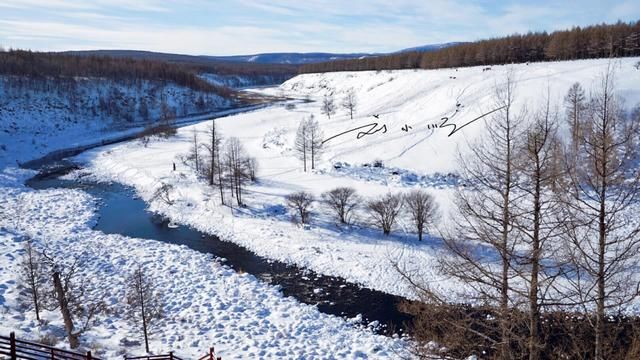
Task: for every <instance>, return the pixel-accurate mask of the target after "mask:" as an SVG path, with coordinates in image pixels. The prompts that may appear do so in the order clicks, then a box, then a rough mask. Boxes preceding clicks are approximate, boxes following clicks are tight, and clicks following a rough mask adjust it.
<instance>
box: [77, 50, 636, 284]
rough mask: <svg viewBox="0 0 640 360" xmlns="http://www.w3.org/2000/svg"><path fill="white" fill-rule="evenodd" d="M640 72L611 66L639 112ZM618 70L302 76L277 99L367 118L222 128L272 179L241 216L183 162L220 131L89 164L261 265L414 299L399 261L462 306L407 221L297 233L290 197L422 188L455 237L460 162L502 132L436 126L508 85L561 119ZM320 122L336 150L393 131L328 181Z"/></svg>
mask: <svg viewBox="0 0 640 360" xmlns="http://www.w3.org/2000/svg"><path fill="white" fill-rule="evenodd" d="M637 61H638V59H633V58H630V59H622V60H614V61H612V63H611V64H612V66H613V68H614V69H615V70H616V79H617V83H616V86H617V90H618V92H619V94H620V95H621V96H622V97H624V98H625V99H626V101H627V102H626V104H627V106H629V107H631V106H634V105H635V104H637V103H638V102H639V101H640V86H639V85H638V84H640V71H638V70H637V69H635V68H634V67H633V64H635V63H636V62H637ZM608 64H609V60H606V59H601V60H582V61H569V62H557V63H532V64H519V65H509V66H494V67H492V69H491V70H490V71H482V68H480V67H472V68H460V69H457V70H456V69H440V70H415V71H413V70H408V71H382V72H356V73H349V72H346V73H329V74H307V75H301V76H297V77H295V78H293V79H291V80H289V81H287V82H286V83H284V84H283V85H282V86H281V87H279V88H275V89H269V90H265V91H266V92H267V93H278V94H280V93H283V92H284V93H285V94H286V95H288V96H292V97H300V98H305V97H309V98H311V99H316V100H320V99H321V98H322V96H324V95H325V94H327V93H329V94H333V96H334V98H335V100H336V102H337V103H340V101H341V99H342V97H343V96H344V94H345V93H346V92H347V91H349V90H350V89H353V90H354V91H355V92H356V95H357V98H358V107H357V110H356V114H355V117H354V119H353V120H351V119H349V117H348V115H347V114H346V111H344V110H342V109H339V112H338V114H336V115H334V116H332V117H331V119H327V117H325V116H323V115H322V114H321V112H320V104H321V101H316V102H311V103H304V104H298V105H297V106H296V107H295V108H293V109H291V108H287V107H285V106H280V107H272V108H269V109H265V110H262V111H257V112H252V113H247V114H241V115H238V116H233V117H228V118H225V119H220V120H216V121H217V124H218V128H219V130H221V132H222V133H223V135H224V136H227V137H230V136H236V137H239V138H240V140H241V141H242V142H243V144H244V145H245V147H246V149H247V151H248V153H249V154H251V155H252V156H255V157H256V158H257V160H258V163H259V178H260V179H259V181H258V182H257V183H256V184H253V185H251V186H249V188H248V190H247V192H248V193H247V195H246V196H245V198H244V200H245V201H246V203H247V207H246V208H241V209H234V210H233V212H231V210H230V209H229V208H227V207H221V206H220V205H219V200H218V199H217V197H216V196H217V195H216V191H215V189H212V188H210V187H208V186H207V185H206V184H205V182H204V181H201V180H199V179H197V178H196V176H195V174H194V172H193V171H192V169H191V168H190V167H188V166H185V165H183V164H182V163H181V162H180V160H179V159H180V157H181V156H183V155H185V154H187V153H188V151H189V146H190V141H191V138H192V132H193V130H194V129H195V130H197V131H199V132H201V139H204V137H205V135H204V133H205V132H206V128H207V126H208V125H209V124H206V123H201V124H198V125H194V126H191V127H187V128H183V129H181V131H180V132H179V134H178V136H176V137H174V138H172V139H169V140H167V141H156V142H153V143H151V144H150V145H149V146H148V147H146V148H144V147H141V146H140V145H139V144H137V143H135V142H131V143H126V144H119V145H115V146H111V147H108V148H102V149H96V150H94V151H90V152H87V153H85V154H83V155H81V156H80V160H81V161H84V162H86V163H87V166H88V171H89V172H90V173H92V174H93V175H94V176H96V177H97V178H98V179H101V180H109V181H119V182H123V183H126V184H131V185H133V186H135V187H136V189H137V190H138V192H139V193H140V194H141V195H142V197H143V198H144V199H145V200H147V201H149V200H150V199H151V197H152V194H153V193H154V191H155V190H156V189H157V187H158V186H159V185H160V184H161V183H169V184H171V185H173V186H174V192H173V194H172V196H174V197H175V198H176V199H177V201H176V203H175V204H174V205H171V206H169V205H167V204H165V203H162V202H159V201H156V202H152V203H151V209H152V210H153V211H157V212H160V213H163V214H165V215H167V216H168V217H170V218H172V219H174V220H175V221H178V222H180V223H184V224H189V225H191V226H194V227H196V228H198V229H200V230H203V231H207V232H211V233H214V234H217V235H219V236H220V237H221V238H222V239H224V240H228V241H233V242H235V243H238V244H240V245H242V246H245V247H247V248H249V249H251V250H252V251H254V252H256V253H257V254H259V255H261V256H265V257H268V258H273V259H278V260H281V261H284V262H288V263H295V264H297V265H298V266H301V267H305V268H310V269H313V270H314V271H316V272H319V273H323V274H327V275H333V276H340V277H343V278H345V279H347V280H349V281H352V282H356V283H359V284H362V285H364V286H367V287H371V288H374V289H377V290H381V291H385V292H389V293H392V294H396V295H401V296H406V297H413V296H414V294H413V293H412V291H411V289H410V288H409V287H408V286H407V285H406V283H405V282H403V281H401V278H400V276H399V274H397V273H396V272H394V271H393V270H392V268H391V264H392V263H393V262H396V261H399V262H401V263H402V266H404V267H405V268H407V269H409V270H411V271H419V272H420V273H421V274H422V275H423V277H424V279H425V281H428V282H429V283H430V286H432V287H433V288H436V289H440V290H442V291H444V292H449V293H451V294H452V295H453V294H454V293H458V292H459V290H461V289H460V288H459V286H458V285H456V284H454V283H453V282H452V281H451V280H450V279H446V278H444V277H442V276H440V275H439V274H438V272H437V270H436V269H435V266H434V264H435V258H437V257H438V256H442V255H441V254H440V252H439V242H438V239H437V237H429V238H428V239H427V240H426V241H424V242H422V243H421V242H418V241H417V239H416V236H415V235H414V234H413V233H412V231H411V228H410V226H409V224H408V223H407V222H405V221H400V222H399V224H398V226H397V229H396V230H395V231H394V233H393V234H392V236H389V237H385V236H383V235H382V234H381V232H380V231H379V230H377V229H374V228H372V227H371V226H368V225H367V224H366V217H365V216H364V214H363V213H362V211H361V212H360V220H361V221H357V225H355V226H351V227H345V226H339V225H337V224H336V223H335V221H334V220H333V219H332V218H331V217H330V215H329V212H328V210H327V209H326V208H324V207H322V206H320V205H316V207H315V209H314V215H313V221H312V224H311V225H310V226H308V227H305V228H300V227H298V226H296V225H295V224H293V223H292V222H291V221H290V214H287V211H286V208H285V207H284V204H285V200H284V197H285V196H286V195H287V194H289V193H291V192H293V191H297V190H306V191H310V192H312V193H314V194H316V195H317V196H319V195H320V194H321V193H322V192H324V191H327V190H330V189H332V188H334V187H337V186H351V187H354V188H355V189H357V191H358V192H359V193H360V195H363V196H366V197H370V196H376V195H381V194H384V193H387V192H389V191H392V192H394V191H405V190H408V189H411V188H414V187H419V188H423V189H426V190H427V191H428V192H430V193H431V194H433V195H434V196H435V198H436V200H438V202H439V205H440V208H441V210H442V214H443V216H442V218H441V221H440V222H439V224H438V226H440V227H444V228H446V226H447V225H448V221H447V218H448V217H447V213H448V211H449V209H450V204H451V196H452V194H453V188H454V186H455V184H456V182H457V178H456V176H455V172H456V170H457V166H458V165H457V161H456V156H457V153H458V151H459V152H461V153H462V154H464V153H465V151H466V146H467V144H468V143H469V142H471V141H473V140H474V139H476V138H477V137H478V136H481V135H482V134H483V132H484V131H485V129H486V127H487V126H490V122H488V121H487V122H485V119H483V120H480V121H476V122H474V123H472V124H471V125H469V126H466V127H465V128H464V129H462V130H460V131H458V132H456V133H455V134H453V135H452V136H448V135H449V133H450V131H451V128H433V127H430V126H428V125H430V124H438V123H440V122H441V120H440V119H441V118H442V117H444V116H449V117H451V118H452V121H451V122H453V123H456V124H458V125H459V126H460V125H462V124H465V123H466V122H468V121H470V120H472V119H474V118H476V117H478V116H481V115H483V114H485V113H487V112H490V111H492V110H494V106H493V105H492V100H491V99H492V96H493V94H494V93H495V88H496V86H501V84H502V83H503V82H504V81H505V79H506V76H507V73H511V75H512V77H513V79H514V80H515V82H516V100H515V105H514V106H515V111H519V110H520V109H523V108H525V107H527V108H529V109H534V108H535V107H536V106H538V105H541V104H542V102H543V101H544V100H543V98H544V96H545V94H546V93H547V89H548V92H549V96H550V98H551V99H552V102H553V106H557V107H561V106H562V105H563V104H562V99H563V97H564V95H565V94H566V92H567V90H568V88H569V87H570V86H571V85H572V84H573V83H575V82H581V83H582V85H583V87H585V88H586V89H591V88H593V87H594V86H595V85H596V82H597V79H598V77H599V76H600V75H602V74H603V73H604V72H605V71H606V68H607V65H608ZM456 109H458V112H457V113H456ZM310 114H314V115H315V116H316V118H317V119H319V120H320V125H321V127H322V130H323V132H324V135H325V139H327V138H329V137H331V136H333V135H335V134H340V133H342V132H345V131H347V130H350V129H353V128H356V127H360V126H363V125H367V124H371V123H373V122H376V123H377V128H381V127H382V126H383V125H385V126H386V129H387V131H386V133H383V131H379V132H377V133H375V134H370V135H366V136H363V137H361V138H360V139H358V138H357V137H356V134H357V132H351V133H348V134H345V135H342V136H339V137H336V138H334V139H332V140H329V141H328V142H327V143H326V144H325V145H326V149H325V151H324V154H323V155H322V159H321V161H320V162H319V164H318V167H317V169H316V170H315V171H310V172H307V173H305V172H303V171H302V164H301V161H300V160H298V159H297V158H296V156H295V153H294V151H293V150H292V147H293V143H294V137H295V132H296V129H297V126H298V123H299V122H300V120H301V119H302V118H304V117H307V116H309V115H310ZM453 114H455V119H454V118H453ZM373 115H375V116H376V117H374V116H373ZM487 119H488V118H487ZM560 125H561V126H562V124H560ZM403 127H404V128H405V130H408V131H404V130H403V129H402V128H403ZM409 127H410V128H409ZM202 141H204V140H202ZM375 160H381V161H382V162H383V163H384V165H385V169H380V168H375V167H372V166H370V165H371V164H372V163H373V162H374V161H375ZM174 162H175V163H176V164H177V165H178V171H176V172H172V171H171V167H172V163H174ZM336 165H338V166H336ZM336 167H339V168H336ZM430 230H431V231H432V233H433V232H434V230H433V229H430ZM463 292H464V289H463Z"/></svg>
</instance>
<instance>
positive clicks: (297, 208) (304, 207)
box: [286, 191, 315, 224]
mask: <svg viewBox="0 0 640 360" xmlns="http://www.w3.org/2000/svg"><path fill="white" fill-rule="evenodd" d="M286 200H287V205H288V206H289V208H290V209H291V210H292V211H293V212H294V213H295V214H296V215H295V216H294V219H298V220H299V221H300V223H301V224H307V223H308V222H309V217H310V215H311V206H312V205H313V202H314V201H315V198H314V196H313V194H311V193H308V192H306V191H298V192H296V193H293V194H290V195H287V197H286Z"/></svg>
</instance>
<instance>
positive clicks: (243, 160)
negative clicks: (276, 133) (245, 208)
mask: <svg viewBox="0 0 640 360" xmlns="http://www.w3.org/2000/svg"><path fill="white" fill-rule="evenodd" d="M225 158H226V163H227V168H228V177H229V184H230V187H231V197H234V196H235V198H236V202H237V203H238V206H241V205H242V189H243V186H244V184H245V183H246V181H247V180H250V178H251V177H250V169H247V164H248V161H247V159H248V156H247V154H246V152H245V150H244V147H243V146H242V143H241V142H240V140H239V139H238V138H236V137H231V138H229V139H227V142H226V143H225Z"/></svg>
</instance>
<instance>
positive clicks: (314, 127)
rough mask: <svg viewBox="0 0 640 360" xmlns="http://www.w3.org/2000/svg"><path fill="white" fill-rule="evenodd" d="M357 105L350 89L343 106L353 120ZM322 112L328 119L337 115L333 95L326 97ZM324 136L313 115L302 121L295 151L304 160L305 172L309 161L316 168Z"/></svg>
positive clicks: (354, 95) (296, 138) (297, 134)
mask: <svg viewBox="0 0 640 360" xmlns="http://www.w3.org/2000/svg"><path fill="white" fill-rule="evenodd" d="M357 104H358V100H357V97H356V93H355V91H354V90H353V89H349V90H348V91H347V94H346V96H345V97H344V99H343V102H342V104H341V105H342V107H343V108H344V109H346V110H347V111H348V112H349V116H350V118H351V119H353V114H354V112H355V111H356V107H357ZM321 112H322V113H323V114H325V115H327V118H328V119H331V115H333V114H335V113H336V105H335V101H334V99H333V96H332V95H330V94H327V95H325V96H324V98H323V100H322V104H321ZM323 136H324V134H323V132H322V129H321V128H320V124H319V123H318V120H316V119H315V117H314V116H313V114H311V115H310V116H309V117H308V118H303V119H302V120H301V121H300V124H299V125H298V130H297V131H296V137H295V142H294V150H295V152H296V154H297V156H298V158H299V159H300V160H302V166H303V169H304V171H305V172H306V171H307V159H310V161H311V169H312V170H313V169H315V168H316V160H317V159H318V158H319V157H320V156H321V155H322V152H323V150H324V149H323Z"/></svg>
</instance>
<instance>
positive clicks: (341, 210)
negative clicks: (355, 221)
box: [322, 187, 360, 224]
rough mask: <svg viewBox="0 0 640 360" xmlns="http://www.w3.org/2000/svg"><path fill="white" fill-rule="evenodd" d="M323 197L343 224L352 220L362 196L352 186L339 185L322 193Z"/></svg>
mask: <svg viewBox="0 0 640 360" xmlns="http://www.w3.org/2000/svg"><path fill="white" fill-rule="evenodd" d="M322 198H323V199H324V201H325V202H326V203H327V205H329V208H330V209H331V210H332V211H333V212H334V213H335V215H336V218H337V219H338V221H340V222H341V223H342V224H348V223H349V222H350V221H351V215H352V212H353V211H354V209H355V208H356V207H357V206H358V203H360V197H359V196H358V195H357V194H356V190H355V189H354V188H351V187H338V188H335V189H333V190H330V191H327V192H325V193H323V194H322Z"/></svg>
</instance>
